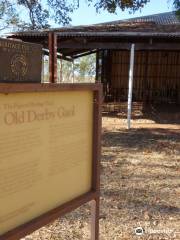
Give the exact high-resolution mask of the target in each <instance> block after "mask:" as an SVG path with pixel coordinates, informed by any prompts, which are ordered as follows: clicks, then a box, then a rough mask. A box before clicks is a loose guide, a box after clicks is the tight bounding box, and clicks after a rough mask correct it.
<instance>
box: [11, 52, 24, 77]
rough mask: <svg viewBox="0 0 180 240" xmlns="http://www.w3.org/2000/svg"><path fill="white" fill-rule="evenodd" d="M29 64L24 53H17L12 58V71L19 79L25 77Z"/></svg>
mask: <svg viewBox="0 0 180 240" xmlns="http://www.w3.org/2000/svg"><path fill="white" fill-rule="evenodd" d="M27 69H28V64H27V59H26V57H25V56H24V55H23V54H16V55H14V56H13V57H12V59H11V71H12V73H13V74H14V75H16V76H17V77H18V78H19V79H21V78H22V77H24V76H25V75H26V73H27Z"/></svg>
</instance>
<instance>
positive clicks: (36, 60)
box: [0, 38, 42, 83]
mask: <svg viewBox="0 0 180 240" xmlns="http://www.w3.org/2000/svg"><path fill="white" fill-rule="evenodd" d="M41 70H42V46H41V45H39V44H33V43H25V42H21V41H16V40H9V39H2V38H1V39H0V82H1V83H7V82H41Z"/></svg>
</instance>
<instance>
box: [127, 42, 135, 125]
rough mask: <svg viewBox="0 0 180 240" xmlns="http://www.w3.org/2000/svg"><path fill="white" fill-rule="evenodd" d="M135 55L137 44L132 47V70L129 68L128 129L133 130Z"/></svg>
mask: <svg viewBox="0 0 180 240" xmlns="http://www.w3.org/2000/svg"><path fill="white" fill-rule="evenodd" d="M134 53H135V44H132V45H131V54H130V68H129V88H128V115H127V122H128V129H130V128H131V112H132V92H133V77H134Z"/></svg>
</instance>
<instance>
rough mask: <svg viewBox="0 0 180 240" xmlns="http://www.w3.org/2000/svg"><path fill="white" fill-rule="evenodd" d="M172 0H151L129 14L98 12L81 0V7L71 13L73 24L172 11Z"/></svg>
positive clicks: (84, 0)
mask: <svg viewBox="0 0 180 240" xmlns="http://www.w3.org/2000/svg"><path fill="white" fill-rule="evenodd" d="M172 10H173V9H172V0H150V2H149V3H147V5H146V6H145V7H144V8H143V9H142V10H141V11H137V12H136V13H135V14H129V12H128V11H125V12H123V11H120V10H119V11H118V12H117V14H110V13H108V12H107V11H101V13H100V14H98V13H96V10H95V8H94V7H88V6H87V3H86V0H80V8H79V9H78V10H76V11H74V13H73V14H72V15H71V18H72V22H71V25H86V24H95V23H101V22H108V21H115V20H121V19H127V18H132V17H139V16H146V15H150V14H156V13H162V12H169V11H172Z"/></svg>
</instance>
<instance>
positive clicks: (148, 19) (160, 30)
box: [12, 12, 180, 38]
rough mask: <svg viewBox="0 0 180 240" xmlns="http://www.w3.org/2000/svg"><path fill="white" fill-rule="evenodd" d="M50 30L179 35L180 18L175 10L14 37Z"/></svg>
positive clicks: (92, 34) (91, 34) (86, 33)
mask: <svg viewBox="0 0 180 240" xmlns="http://www.w3.org/2000/svg"><path fill="white" fill-rule="evenodd" d="M49 32H56V33H57V34H58V35H59V36H62V37H74V36H78V37H97V36H99V37H108V36H113V37H116V36H117V37H121V36H122V37H123V36H124V37H126V36H131V37H140V36H141V37H175V38H176V37H178V38H179V36H180V20H179V19H178V18H177V16H176V15H175V12H167V13H160V14H154V15H149V16H144V17H138V18H131V19H126V20H120V21H113V22H107V23H101V24H94V25H84V26H75V27H72V26H71V27H63V28H56V29H55V28H54V29H46V30H38V31H25V32H17V33H14V34H12V35H13V37H18V36H22V37H23V36H26V37H28V36H29V37H46V36H47V35H48V33H49Z"/></svg>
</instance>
